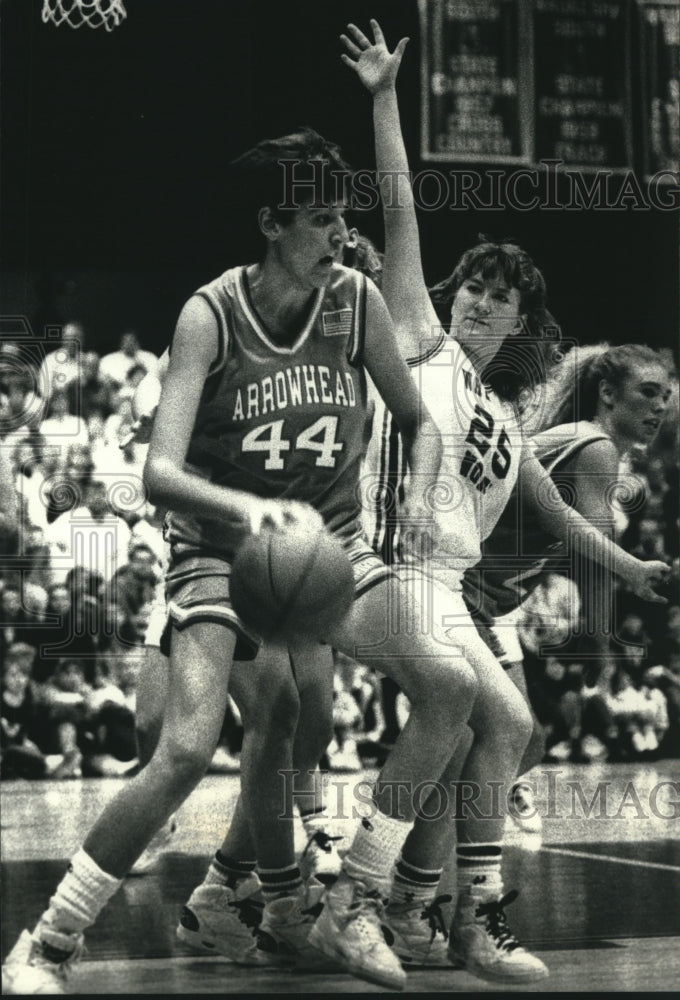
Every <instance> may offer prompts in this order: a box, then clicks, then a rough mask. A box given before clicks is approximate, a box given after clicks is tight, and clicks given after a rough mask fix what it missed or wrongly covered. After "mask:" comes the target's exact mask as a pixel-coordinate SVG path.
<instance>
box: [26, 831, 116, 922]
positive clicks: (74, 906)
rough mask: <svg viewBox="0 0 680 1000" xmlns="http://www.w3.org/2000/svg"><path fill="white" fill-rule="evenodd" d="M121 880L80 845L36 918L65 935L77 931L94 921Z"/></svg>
mask: <svg viewBox="0 0 680 1000" xmlns="http://www.w3.org/2000/svg"><path fill="white" fill-rule="evenodd" d="M122 881H123V880H122V879H118V878H114V877H113V875H107V874H106V872H104V871H102V870H101V868H100V867H99V865H98V864H96V862H95V861H93V860H92V858H91V857H90V855H89V854H86V853H85V851H84V850H83V849H82V848H80V850H79V851H77V852H76V854H74V856H73V858H72V860H71V864H70V865H69V869H68V871H67V873H66V875H64V877H63V879H62V880H61V882H60V883H59V885H58V886H57V890H56V892H55V894H54V895H53V896H52V898H51V899H50V902H49V906H48V908H47V910H45V912H44V913H43V915H42V917H41V918H40V920H39V921H38V926H37V928H36V931H37V932H38V933H39V930H40V926H41V924H43V923H46V924H49V925H50V926H51V927H53V928H54V929H55V930H57V931H60V932H62V933H64V934H74V933H77V934H80V933H81V932H82V931H84V930H85V928H86V927H89V926H90V925H91V924H93V923H94V922H95V920H96V919H97V917H98V916H99V914H100V912H101V910H103V909H104V907H105V906H106V904H107V903H108V901H109V899H110V898H111V896H113V894H114V892H115V891H116V889H117V888H118V887H119V885H120V884H121V882H122Z"/></svg>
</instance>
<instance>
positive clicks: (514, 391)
mask: <svg viewBox="0 0 680 1000" xmlns="http://www.w3.org/2000/svg"><path fill="white" fill-rule="evenodd" d="M478 239H479V242H478V243H477V244H475V246H473V247H470V249H469V250H466V251H465V253H464V254H463V256H462V257H461V258H460V260H459V261H458V263H457V264H456V266H455V268H454V269H453V272H452V273H451V274H450V275H449V277H448V278H446V279H445V280H444V281H441V282H439V284H437V285H435V286H434V287H432V288H431V289H430V297H431V299H432V303H433V305H434V307H435V310H436V311H437V315H438V316H439V318H440V320H441V321H442V324H443V325H444V326H448V325H449V324H450V321H451V306H452V304H453V300H454V299H455V297H456V293H457V292H458V289H459V288H460V287H461V285H462V284H463V282H464V281H466V280H467V279H468V278H470V277H472V276H473V275H481V277H482V278H484V279H488V278H492V277H501V278H503V280H504V281H505V282H506V284H507V285H508V286H509V287H510V288H516V289H517V290H518V291H519V294H520V302H519V309H520V314H521V320H522V329H521V330H520V331H519V333H518V335H517V336H515V337H508V338H507V339H506V341H505V342H504V343H503V344H502V346H501V348H500V349H499V351H498V353H497V354H496V356H495V358H494V359H493V361H492V362H491V363H490V364H489V365H488V366H487V368H486V370H485V371H484V372H483V373H482V377H483V379H484V381H485V383H486V384H487V385H489V386H490V387H491V388H492V389H493V390H494V392H495V393H496V394H497V395H498V396H500V397H501V398H502V399H505V400H508V401H509V402H513V403H518V402H520V400H521V399H522V397H523V395H525V394H526V393H527V392H530V391H531V390H532V389H534V387H535V386H536V385H537V384H539V383H540V382H542V381H544V380H545V379H546V378H547V376H548V373H549V371H550V369H551V367H552V365H553V363H554V360H555V356H556V349H557V346H558V345H559V341H560V338H561V331H560V328H559V326H558V324H557V322H556V320H555V318H554V317H553V316H552V314H551V313H550V312H549V310H548V308H547V306H546V298H547V289H546V284H545V278H544V277H543V275H542V273H541V271H540V270H539V269H538V267H536V265H535V264H534V262H533V260H532V259H531V257H530V256H529V254H528V253H527V252H526V251H525V250H522V248H521V247H520V246H518V245H517V244H516V243H514V242H512V240H510V239H505V240H502V241H500V242H494V241H493V240H490V239H489V237H488V236H484V235H483V234H480V235H479V237H478Z"/></svg>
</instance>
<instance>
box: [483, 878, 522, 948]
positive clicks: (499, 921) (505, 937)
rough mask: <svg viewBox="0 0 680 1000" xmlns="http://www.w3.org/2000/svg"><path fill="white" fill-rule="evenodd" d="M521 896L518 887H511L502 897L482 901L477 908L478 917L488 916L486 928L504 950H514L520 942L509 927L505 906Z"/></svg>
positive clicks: (497, 944)
mask: <svg viewBox="0 0 680 1000" xmlns="http://www.w3.org/2000/svg"><path fill="white" fill-rule="evenodd" d="M518 896H519V892H518V891H517V889H511V890H510V892H508V893H506V894H505V896H503V898H502V899H494V900H492V901H491V902H489V903H480V904H479V905H478V906H477V909H476V910H475V914H476V916H478V917H486V929H487V931H488V932H489V934H491V936H492V937H493V938H495V940H496V947H497V948H502V949H503V950H504V951H513V950H514V949H515V948H519V947H520V944H519V941H518V940H517V938H516V937H515V935H514V934H513V933H512V931H511V930H510V928H509V927H508V918H507V917H506V915H505V912H504V909H503V908H504V907H505V906H509V905H510V903H514V901H515V900H516V899H517V897H518Z"/></svg>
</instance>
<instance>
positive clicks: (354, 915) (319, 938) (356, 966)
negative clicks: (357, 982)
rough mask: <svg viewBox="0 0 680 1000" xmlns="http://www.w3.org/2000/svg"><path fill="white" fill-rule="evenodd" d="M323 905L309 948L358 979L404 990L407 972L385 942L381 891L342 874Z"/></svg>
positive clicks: (327, 894)
mask: <svg viewBox="0 0 680 1000" xmlns="http://www.w3.org/2000/svg"><path fill="white" fill-rule="evenodd" d="M323 903H324V907H323V910H322V911H321V913H320V915H319V917H318V918H317V921H316V923H315V924H314V926H313V927H312V929H311V931H310V934H309V943H310V945H312V946H313V947H314V948H318V950H319V951H320V952H322V953H323V954H324V955H327V956H328V957H329V958H332V959H334V960H335V961H336V962H338V963H339V964H340V965H341V966H342V968H343V969H345V970H346V971H347V972H350V973H352V975H354V976H358V977H359V979H366V980H367V981H368V982H369V983H377V985H378V986H384V987H386V988H387V989H393V990H403V989H404V986H405V985H406V973H405V972H404V970H403V969H402V967H401V962H400V961H399V959H398V957H397V956H396V955H395V953H394V952H393V951H392V949H391V948H390V947H389V945H388V944H387V942H386V940H385V935H384V933H383V927H382V920H383V909H384V903H383V900H382V897H381V895H380V893H379V891H378V890H377V889H372V888H371V887H370V886H368V885H366V884H365V883H364V882H360V881H359V880H358V879H354V878H350V876H349V875H348V874H347V873H346V872H343V873H342V874H341V875H340V878H339V879H338V880H337V882H336V883H335V885H334V886H333V887H332V888H331V889H328V890H327V891H326V893H325V895H324V898H323Z"/></svg>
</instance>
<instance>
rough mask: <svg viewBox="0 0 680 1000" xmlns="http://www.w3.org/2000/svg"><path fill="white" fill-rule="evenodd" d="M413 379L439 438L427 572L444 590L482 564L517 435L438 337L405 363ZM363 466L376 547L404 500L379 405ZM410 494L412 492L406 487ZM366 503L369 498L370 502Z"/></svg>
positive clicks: (505, 494) (460, 354)
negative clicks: (434, 534)
mask: <svg viewBox="0 0 680 1000" xmlns="http://www.w3.org/2000/svg"><path fill="white" fill-rule="evenodd" d="M408 363H409V366H410V368H411V371H412V374H413V377H414V379H415V381H416V384H417V386H418V389H419V390H420V393H421V395H422V397H423V400H424V402H425V405H426V406H427V408H428V410H429V411H430V414H431V416H432V419H433V420H434V422H435V423H436V425H437V427H438V428H439V431H440V433H441V435H442V444H443V458H442V464H441V469H440V473H439V477H438V479H437V482H436V483H431V484H422V488H423V489H425V488H427V487H429V489H428V503H429V505H430V508H431V510H432V511H433V513H434V517H435V520H436V523H437V526H438V530H439V544H438V547H437V552H436V553H435V554H434V562H433V568H434V570H435V572H436V574H437V576H439V577H441V578H442V579H443V580H444V582H448V583H449V584H450V585H456V582H457V579H458V578H459V577H460V575H461V574H462V573H463V572H464V571H465V569H466V568H467V567H469V566H474V565H475V564H476V563H477V562H478V561H479V559H480V557H481V551H480V543H481V541H482V540H483V539H484V538H486V537H487V536H488V535H489V534H490V533H491V531H492V529H493V527H494V525H495V524H496V522H497V521H498V519H499V517H500V515H501V512H502V511H503V508H504V507H505V505H506V503H507V502H508V498H509V497H510V495H511V493H512V490H513V487H514V485H515V483H516V481H517V471H518V466H519V458H520V454H521V450H522V433H521V430H520V427H519V423H518V420H517V416H516V413H515V409H514V407H513V406H512V405H511V404H510V403H505V402H503V401H502V400H500V399H499V398H498V396H496V395H495V393H493V392H492V391H491V389H489V388H488V387H487V386H485V385H483V384H482V382H481V381H480V379H479V376H478V375H477V373H476V371H475V368H474V366H473V364H472V363H471V361H470V359H469V358H468V357H467V355H466V353H465V351H464V350H463V348H462V346H461V345H460V344H459V343H458V342H457V341H455V340H453V339H452V338H451V337H449V336H447V335H446V334H445V333H444V331H442V333H441V335H440V336H439V337H438V338H437V339H436V340H434V341H432V342H431V343H430V344H429V345H428V344H424V345H423V350H422V351H421V354H420V356H419V357H418V358H416V359H410V360H409V362H408ZM373 431H374V436H373V440H372V442H371V448H370V449H369V452H368V453H367V456H366V461H365V465H364V475H363V479H362V482H363V485H364V504H363V509H364V527H365V530H366V531H367V532H368V535H369V538H370V539H372V540H374V541H375V540H376V539H378V541H379V542H382V541H383V537H384V534H385V532H386V531H389V529H390V526H393V525H394V518H393V517H392V518H391V517H390V504H392V505H393V506H394V505H395V504H396V506H398V503H399V499H400V497H401V495H402V493H403V485H404V471H405V470H404V462H403V456H402V455H401V451H400V449H398V448H397V445H396V444H395V441H394V434H393V432H392V428H391V427H390V420H389V418H387V417H386V416H385V412H384V407H383V406H382V403H381V401H380V399H378V401H377V405H376V412H375V416H374V422H373ZM413 485H414V486H417V485H418V484H413ZM367 498H370V502H369V500H368V499H367Z"/></svg>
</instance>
